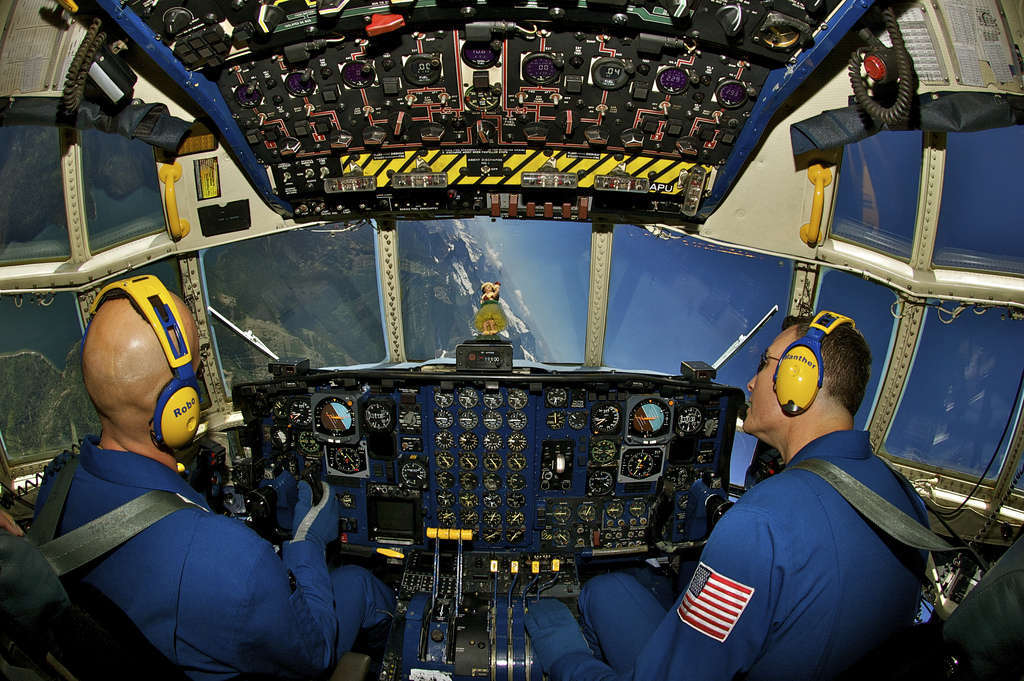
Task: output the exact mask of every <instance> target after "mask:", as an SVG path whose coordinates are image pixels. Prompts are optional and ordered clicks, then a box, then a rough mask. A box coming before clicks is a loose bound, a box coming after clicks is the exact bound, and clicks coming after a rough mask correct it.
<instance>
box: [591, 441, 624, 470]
mask: <svg viewBox="0 0 1024 681" xmlns="http://www.w3.org/2000/svg"><path fill="white" fill-rule="evenodd" d="M616 454H618V446H617V445H616V444H615V440H608V439H602V440H598V439H596V438H595V439H593V440H591V441H590V463H591V465H594V466H608V465H610V464H612V463H614V461H615V456H616Z"/></svg>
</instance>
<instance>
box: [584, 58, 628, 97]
mask: <svg viewBox="0 0 1024 681" xmlns="http://www.w3.org/2000/svg"><path fill="white" fill-rule="evenodd" d="M590 77H591V79H592V80H593V81H594V85H596V86H597V87H599V88H601V89H602V90H618V89H619V88H620V87H622V86H623V85H625V84H626V83H628V82H629V70H628V69H627V68H626V64H625V62H623V61H622V60H621V59H616V58H615V57H601V58H600V59H598V60H596V61H595V62H594V65H593V66H591V67H590Z"/></svg>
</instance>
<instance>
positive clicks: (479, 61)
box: [462, 43, 498, 69]
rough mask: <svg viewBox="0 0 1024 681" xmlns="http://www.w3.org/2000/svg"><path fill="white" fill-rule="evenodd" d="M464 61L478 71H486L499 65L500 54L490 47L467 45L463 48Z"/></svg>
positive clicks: (485, 45) (479, 44)
mask: <svg viewBox="0 0 1024 681" xmlns="http://www.w3.org/2000/svg"><path fill="white" fill-rule="evenodd" d="M462 60H463V61H464V62H466V63H467V64H469V65H470V66H472V67H473V68H476V69H485V68H488V67H491V66H494V65H495V64H497V63H498V52H497V51H496V50H495V49H494V48H492V47H491V46H490V45H487V44H481V43H466V44H465V45H463V46H462Z"/></svg>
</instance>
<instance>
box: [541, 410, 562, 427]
mask: <svg viewBox="0 0 1024 681" xmlns="http://www.w3.org/2000/svg"><path fill="white" fill-rule="evenodd" d="M544 422H545V423H547V424H548V428H550V429H551V430H561V429H562V428H564V427H565V412H564V411H552V412H548V417H547V418H546V419H545V420H544Z"/></svg>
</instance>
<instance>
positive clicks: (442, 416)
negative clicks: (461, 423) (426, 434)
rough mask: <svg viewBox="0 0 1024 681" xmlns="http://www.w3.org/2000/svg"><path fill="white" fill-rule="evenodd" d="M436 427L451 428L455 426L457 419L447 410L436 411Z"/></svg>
mask: <svg viewBox="0 0 1024 681" xmlns="http://www.w3.org/2000/svg"><path fill="white" fill-rule="evenodd" d="M434 425H435V426H437V427H438V428H442V429H443V428H451V427H452V426H453V425H455V417H454V416H453V415H452V413H451V412H450V411H448V410H447V409H435V410H434Z"/></svg>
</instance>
